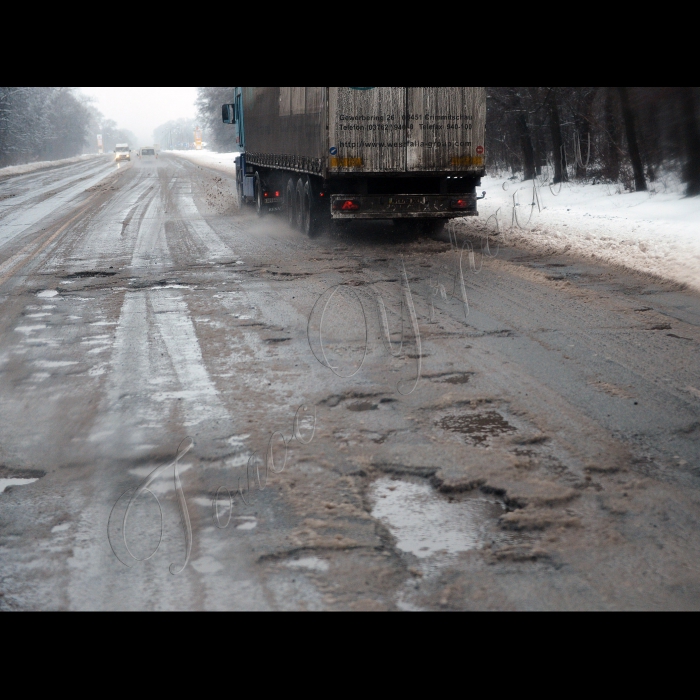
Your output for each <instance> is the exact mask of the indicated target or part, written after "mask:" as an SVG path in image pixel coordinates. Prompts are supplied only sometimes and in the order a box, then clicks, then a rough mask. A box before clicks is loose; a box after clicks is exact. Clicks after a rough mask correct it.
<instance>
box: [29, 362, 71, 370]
mask: <svg viewBox="0 0 700 700" xmlns="http://www.w3.org/2000/svg"><path fill="white" fill-rule="evenodd" d="M34 364H35V365H36V366H37V367H41V369H60V368H61V367H72V366H73V365H77V364H78V363H77V362H49V361H47V360H38V361H37V362H35V363H34Z"/></svg>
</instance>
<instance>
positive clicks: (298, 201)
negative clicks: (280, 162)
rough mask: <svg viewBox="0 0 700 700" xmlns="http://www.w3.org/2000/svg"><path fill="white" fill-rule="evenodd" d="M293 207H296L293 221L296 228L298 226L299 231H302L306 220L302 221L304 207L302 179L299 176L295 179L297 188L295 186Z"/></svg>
mask: <svg viewBox="0 0 700 700" xmlns="http://www.w3.org/2000/svg"><path fill="white" fill-rule="evenodd" d="M294 205H295V206H294V208H295V209H296V212H295V214H296V216H295V217H294V223H295V225H296V228H298V229H299V230H300V231H304V230H305V228H306V222H305V221H304V219H305V218H306V217H305V210H304V209H305V208H304V181H303V180H302V179H301V178H299V180H297V188H296V196H295V198H294Z"/></svg>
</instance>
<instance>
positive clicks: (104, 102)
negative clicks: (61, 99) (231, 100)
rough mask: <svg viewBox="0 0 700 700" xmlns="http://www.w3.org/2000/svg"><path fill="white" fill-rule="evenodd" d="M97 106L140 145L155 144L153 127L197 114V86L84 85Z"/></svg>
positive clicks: (85, 91)
mask: <svg viewBox="0 0 700 700" xmlns="http://www.w3.org/2000/svg"><path fill="white" fill-rule="evenodd" d="M80 89H81V90H82V91H83V92H84V93H85V94H86V95H90V96H91V97H94V98H95V99H96V100H97V102H96V106H97V108H98V109H99V110H100V112H102V114H104V115H105V117H107V118H109V119H114V121H115V122H117V124H118V125H119V126H120V127H121V128H123V129H129V131H133V132H134V134H136V136H137V138H138V139H139V140H140V145H142V146H150V145H152V143H153V130H154V129H155V128H156V127H158V126H160V125H161V124H164V123H165V122H169V121H170V120H171V119H180V118H181V117H194V116H195V108H194V101H195V99H196V97H197V88H193V87H84V88H80Z"/></svg>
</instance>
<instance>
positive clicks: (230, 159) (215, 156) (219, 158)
mask: <svg viewBox="0 0 700 700" xmlns="http://www.w3.org/2000/svg"><path fill="white" fill-rule="evenodd" d="M171 153H175V155H178V156H180V158H186V159H187V160H189V161H192V162H193V163H196V164H197V165H203V166H205V167H207V168H211V169H212V170H220V171H222V172H224V173H228V174H229V175H235V174H236V163H235V159H236V158H237V157H238V156H239V155H240V154H239V153H213V152H212V151H171Z"/></svg>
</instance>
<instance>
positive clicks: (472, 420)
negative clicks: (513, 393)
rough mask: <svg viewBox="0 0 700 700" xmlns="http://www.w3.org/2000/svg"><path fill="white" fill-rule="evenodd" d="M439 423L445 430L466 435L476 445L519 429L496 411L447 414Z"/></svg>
mask: <svg viewBox="0 0 700 700" xmlns="http://www.w3.org/2000/svg"><path fill="white" fill-rule="evenodd" d="M438 425H439V426H440V427H441V428H442V429H443V430H448V431H449V432H451V433H459V434H460V435H464V436H465V437H466V438H467V440H468V441H469V442H471V443H472V444H474V445H483V444H485V443H487V442H488V441H489V438H492V437H498V436H500V435H507V434H510V433H515V432H517V430H516V429H515V428H514V427H513V426H512V425H511V424H510V423H508V421H507V420H506V419H505V418H504V417H503V416H502V415H501V414H500V413H497V412H496V411H488V412H486V413H472V414H467V415H461V416H446V417H445V418H443V419H442V420H441V421H440V422H439V423H438Z"/></svg>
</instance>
